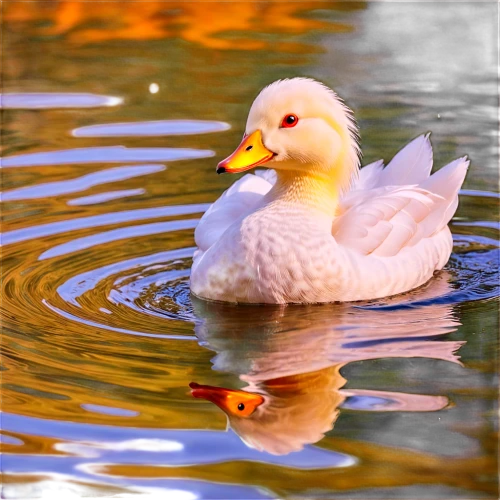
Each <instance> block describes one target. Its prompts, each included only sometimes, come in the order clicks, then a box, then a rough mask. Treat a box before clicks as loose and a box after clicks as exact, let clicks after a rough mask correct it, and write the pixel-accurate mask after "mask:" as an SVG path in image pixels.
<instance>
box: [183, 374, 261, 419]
mask: <svg viewBox="0 0 500 500" xmlns="http://www.w3.org/2000/svg"><path fill="white" fill-rule="evenodd" d="M189 387H191V395H192V396H193V397H195V398H201V399H206V400H207V401H211V402H212V403H214V404H216V405H217V406H218V407H219V408H220V409H221V410H223V411H224V412H225V413H227V414H231V415H237V416H241V417H248V416H250V415H251V414H252V413H253V412H254V410H255V408H256V407H257V406H259V405H261V404H262V403H263V402H264V398H263V397H262V396H261V395H260V394H254V393H253V392H246V391H240V390H237V389H225V388H224V387H214V386H211V385H201V384H197V383H196V382H191V383H190V384H189Z"/></svg>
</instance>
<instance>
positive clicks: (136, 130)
mask: <svg viewBox="0 0 500 500" xmlns="http://www.w3.org/2000/svg"><path fill="white" fill-rule="evenodd" d="M230 128H231V126H230V125H229V123H225V122H218V121H208V120H158V121H150V122H129V123H107V124H103V125H89V126H87V127H80V128H77V129H75V130H73V132H72V134H73V136H74V137H138V136H161V135H192V134H207V133H211V132H222V131H224V130H229V129H230Z"/></svg>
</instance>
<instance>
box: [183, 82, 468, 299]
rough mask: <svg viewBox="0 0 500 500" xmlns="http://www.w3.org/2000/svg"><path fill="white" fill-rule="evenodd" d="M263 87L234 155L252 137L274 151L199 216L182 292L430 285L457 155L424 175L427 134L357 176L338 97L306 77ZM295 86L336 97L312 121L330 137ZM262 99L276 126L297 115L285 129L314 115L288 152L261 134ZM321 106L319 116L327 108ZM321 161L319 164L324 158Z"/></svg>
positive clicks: (453, 190) (446, 249) (353, 293)
mask: <svg viewBox="0 0 500 500" xmlns="http://www.w3.org/2000/svg"><path fill="white" fill-rule="evenodd" d="M296 80H298V82H296ZM293 82H295V84H296V85H293ZM273 85H274V86H275V87H274V88H272V87H273V86H271V90H272V91H273V92H269V91H268V92H267V94H266V90H267V89H269V88H270V87H268V88H267V89H265V90H264V91H263V92H262V93H261V95H260V96H259V97H258V98H257V100H256V101H255V103H254V105H253V106H252V110H251V112H250V116H249V120H248V122H247V135H246V138H244V140H243V143H242V145H241V146H240V148H239V149H238V150H237V151H236V153H238V154H239V155H240V156H239V157H238V158H236V160H237V162H239V164H238V171H241V167H240V166H239V165H241V161H242V160H241V155H242V154H244V152H245V151H246V150H247V149H248V148H249V146H248V145H247V143H248V142H249V141H248V138H250V139H251V142H252V143H251V144H250V146H252V147H251V148H250V149H253V146H254V145H255V149H257V150H259V148H261V147H262V146H263V147H264V149H263V151H268V150H269V151H273V156H271V158H269V157H268V156H269V155H267V156H264V157H265V158H266V159H265V163H268V164H269V165H268V166H269V167H271V166H274V167H275V170H267V171H257V173H256V174H247V175H245V176H244V177H242V178H241V179H239V180H238V181H237V182H236V183H235V184H234V185H233V186H231V188H229V189H228V190H227V191H226V192H225V193H224V194H223V195H222V196H221V197H220V198H219V199H218V200H217V201H216V202H215V203H214V204H213V205H212V206H211V207H210V208H209V210H208V211H207V212H206V213H205V215H204V216H203V217H202V219H201V221H200V224H199V225H198V227H197V228H196V231H195V240H196V244H197V246H198V250H197V251H196V253H195V256H194V262H193V268H192V272H191V290H192V292H193V293H194V294H195V295H197V296H199V297H201V298H206V299H210V300H218V301H226V302H236V303H272V304H285V303H316V302H336V301H358V300H369V299H375V298H380V297H385V296H389V295H395V294H398V293H402V292H405V291H408V290H410V289H412V288H416V287H418V286H420V285H422V284H423V283H425V282H426V281H428V280H429V279H430V278H431V277H432V276H433V273H434V272H435V271H436V270H439V269H442V268H443V266H444V265H445V264H446V262H447V261H448V259H449V256H450V254H451V250H452V237H451V232H450V230H449V228H448V225H447V224H448V222H449V220H450V219H451V217H452V216H453V214H454V212H455V210H456V207H457V204H458V190H459V189H460V186H461V185H462V183H463V180H464V177H465V174H466V171H467V167H468V161H467V160H466V158H460V159H458V160H455V161H454V162H452V163H450V164H449V165H447V166H446V167H444V168H442V169H441V170H439V171H438V172H436V173H435V174H434V175H432V176H430V171H431V168H432V148H431V145H430V141H429V136H428V135H426V136H420V137H418V138H417V139H415V140H414V141H412V142H411V143H410V144H409V145H407V146H406V147H405V148H404V149H403V150H401V151H400V152H399V153H398V154H397V155H396V156H395V157H394V159H393V160H392V161H391V162H390V163H389V164H388V165H387V167H385V168H384V166H383V163H382V162H381V161H379V162H375V163H372V164H370V165H368V166H366V167H364V168H362V169H361V170H359V167H358V150H357V142H356V135H355V133H354V132H355V130H354V125H353V121H352V118H350V116H349V115H348V114H347V113H346V111H345V110H346V108H345V107H344V106H343V105H342V104H340V105H339V106H337V107H336V108H335V105H337V104H339V101H338V98H336V96H335V94H333V92H332V91H330V90H329V89H326V88H325V87H323V86H322V85H321V84H319V83H318V82H314V81H312V80H306V79H292V80H287V81H285V82H277V83H275V84H273ZM280 85H281V90H282V92H279V93H278V92H276V90H280ZM283 87H284V88H283ZM297 87H298V89H297ZM304 89H305V91H306V93H307V95H308V96H309V99H314V94H315V93H321V92H325V93H327V95H326V96H325V102H326V103H328V98H330V99H331V100H333V101H334V102H333V106H332V108H333V109H329V110H328V109H327V111H326V113H330V114H331V115H333V117H334V118H332V117H330V116H327V117H326V118H320V120H322V121H324V122H327V123H328V122H329V121H331V122H332V123H333V126H332V127H331V128H332V130H333V132H332V133H331V137H328V133H329V132H328V128H326V133H324V131H323V132H322V130H321V126H322V123H319V122H315V121H314V120H315V119H316V115H315V114H314V110H313V111H310V112H309V115H308V114H307V113H308V110H307V106H308V105H307V104H306V105H303V107H302V108H301V107H300V106H299V109H297V107H294V103H295V102H296V101H300V99H301V90H302V95H303V94H304ZM287 91H288V92H289V93H290V94H291V97H292V98H294V99H293V100H292V102H290V98H288V99H287ZM262 94H264V99H261V100H264V102H266V101H269V100H270V99H272V98H274V99H277V100H278V104H277V105H276V108H277V109H276V110H275V112H276V118H275V119H274V121H280V120H282V118H281V115H284V116H288V115H287V114H286V113H287V112H288V111H286V110H289V109H290V107H292V111H295V113H296V115H297V116H298V120H299V124H298V125H297V127H295V126H294V129H297V130H296V131H295V130H294V132H298V131H300V120H301V117H304V116H306V117H308V116H312V117H313V118H312V119H310V120H309V121H310V123H307V122H308V120H307V119H306V118H304V120H303V121H304V122H306V123H305V125H304V126H303V130H302V131H300V132H301V134H302V135H305V136H306V140H305V141H303V142H302V143H301V137H299V136H296V138H295V139H294V140H293V141H292V142H291V144H293V145H292V146H288V147H289V148H290V147H291V148H292V149H293V148H295V150H294V151H292V153H290V152H289V151H288V150H287V149H286V148H287V146H284V147H283V146H282V145H281V144H280V142H281V143H282V142H283V141H286V140H288V136H286V135H285V134H286V133H288V132H289V131H288V130H284V131H281V132H282V134H283V135H284V137H285V138H284V139H283V138H281V137H279V138H276V137H274V138H273V136H272V133H271V134H270V133H269V128H271V127H272V125H273V119H272V117H271V118H270V117H269V116H268V115H269V112H268V111H267V108H266V106H263V105H262V102H259V99H260V98H261V97H262ZM269 94H270V95H269ZM311 95H312V97H311ZM283 101H285V102H283ZM325 102H324V103H323V106H320V107H318V109H321V110H322V111H317V113H321V112H323V113H325V111H323V110H324V109H325V108H326V106H325ZM306 103H307V96H306ZM254 108H257V109H256V110H255V109H254ZM280 108H281V109H280ZM341 111H343V112H344V115H342V114H341V113H340V112H341ZM252 113H253V114H252ZM295 113H294V116H295ZM283 120H284V118H283ZM318 125H320V127H319V131H318V133H317V134H315V133H314V132H315V130H314V127H318ZM311 129H312V130H311ZM271 132H273V131H272V130H271ZM252 136H253V139H252ZM315 139H317V140H318V141H319V143H320V144H318V146H317V147H315V145H314V144H315ZM273 141H274V143H273ZM325 143H326V144H325ZM280 147H281V148H284V149H280ZM301 148H302V149H303V151H301ZM332 150H333V153H332ZM236 153H235V154H236ZM257 154H259V156H263V155H265V153H263V152H262V151H260V152H258V153H257ZM232 156H233V155H232ZM322 156H325V157H327V156H329V157H328V158H325V159H324V161H322V159H321V157H322ZM243 159H244V160H245V161H247V162H248V161H250V162H251V160H252V159H255V157H254V158H250V159H248V160H247V159H246V158H245V157H244V158H243ZM228 160H229V162H228V161H227V160H226V161H225V162H226V163H224V162H222V163H221V164H220V165H222V164H224V169H225V170H226V171H230V167H231V162H232V161H233V159H231V157H229V159H228ZM254 164H255V162H253V163H252V162H251V163H250V166H253V165H254ZM266 166H267V165H266Z"/></svg>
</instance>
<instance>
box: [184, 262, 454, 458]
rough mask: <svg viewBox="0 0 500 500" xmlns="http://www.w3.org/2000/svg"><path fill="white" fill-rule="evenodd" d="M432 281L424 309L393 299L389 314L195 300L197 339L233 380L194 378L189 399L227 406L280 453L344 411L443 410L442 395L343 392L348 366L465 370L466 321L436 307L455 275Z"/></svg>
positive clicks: (257, 441)
mask: <svg viewBox="0 0 500 500" xmlns="http://www.w3.org/2000/svg"><path fill="white" fill-rule="evenodd" d="M430 285H431V286H425V287H422V288H421V289H419V290H418V293H417V294H415V296H414V297H413V299H414V300H413V303H415V302H417V303H420V304H422V302H423V301H425V303H426V304H427V305H425V306H420V307H407V305H408V304H407V302H404V303H401V301H395V300H392V301H391V303H390V304H388V305H389V306H390V307H389V308H386V307H384V308H382V309H380V307H373V306H370V307H363V308H360V307H359V306H356V307H353V306H352V305H350V304H328V305H324V306H322V307H318V306H316V305H311V306H304V305H297V306H287V307H279V306H278V307H272V306H268V307H262V306H260V305H255V306H253V307H252V306H246V309H247V311H246V312H247V314H241V309H242V307H243V306H240V305H234V304H228V303H220V302H214V301H206V300H201V299H196V298H194V299H193V310H194V312H195V314H196V317H197V321H196V324H195V334H196V337H197V339H198V342H199V344H200V346H202V347H203V348H205V349H209V350H211V351H213V352H215V354H216V355H215V356H214V357H213V358H212V359H211V364H212V369H213V370H214V371H215V372H218V373H224V374H226V375H225V377H224V378H225V380H227V381H228V383H227V386H224V387H221V386H218V385H206V383H207V382H208V381H203V383H199V382H195V381H191V383H190V384H189V387H190V389H191V395H192V396H193V397H194V398H198V399H202V400H206V401H209V402H210V403H212V404H214V405H216V406H217V407H218V408H219V409H220V410H222V411H223V412H224V413H225V415H226V417H227V423H228V428H230V429H232V430H233V431H234V432H235V433H236V434H237V435H238V436H239V437H240V438H241V440H242V441H243V442H244V443H245V444H246V445H247V446H249V447H250V448H253V449H256V450H258V451H261V452H267V453H271V454H273V455H286V454H288V453H292V452H298V451H300V450H301V449H303V448H304V447H305V446H307V445H310V444H314V443H317V442H318V441H320V440H321V439H323V437H324V435H325V434H326V433H328V432H330V431H331V430H332V429H334V426H335V423H336V421H337V420H338V419H339V418H341V414H342V411H343V410H345V409H353V410H363V411H371V412H376V411H384V412H385V411H405V412H421V411H425V412H430V411H440V410H442V409H444V408H446V407H447V406H448V405H449V400H448V398H447V397H446V396H444V395H427V394H416V393H414V392H412V393H411V394H410V393H405V392H392V391H391V392H389V391H384V390H373V389H361V388H352V387H345V385H346V383H347V380H346V378H345V377H344V376H343V374H342V371H343V368H344V367H345V366H346V365H348V364H351V363H356V362H360V361H367V360H372V359H387V358H398V359H399V360H402V359H404V358H406V359H412V358H416V357H420V358H427V359H435V360H440V361H444V362H448V363H454V364H457V365H460V364H461V363H460V359H459V356H458V351H459V349H460V348H461V347H462V345H463V344H464V342H463V341H460V340H453V339H450V338H448V335H449V334H451V333H453V332H455V331H456V330H457V328H459V326H460V324H461V323H460V321H459V319H458V318H457V317H456V312H455V311H454V308H453V306H452V305H450V304H449V303H439V302H436V301H435V299H436V298H437V297H440V298H442V297H444V296H446V295H447V294H448V293H450V291H451V290H452V285H451V276H449V275H448V276H447V273H446V271H444V272H443V273H442V275H440V276H439V277H437V278H436V279H435V280H432V281H431V282H430ZM433 300H434V301H433ZM431 301H432V302H431ZM429 339H432V341H429ZM412 366H414V365H413V364H412ZM418 366H423V365H418ZM203 373H205V374H206V373H207V372H206V371H204V372H203ZM347 373H349V372H347ZM232 379H233V380H232ZM354 385H356V384H354ZM236 387H237V388H236Z"/></svg>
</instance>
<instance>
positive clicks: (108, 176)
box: [0, 165, 167, 201]
mask: <svg viewBox="0 0 500 500" xmlns="http://www.w3.org/2000/svg"><path fill="white" fill-rule="evenodd" d="M166 168H167V167H166V166H165V165H134V166H130V167H129V166H124V167H113V168H109V169H106V170H101V171H99V172H92V173H90V174H86V175H82V176H81V177H75V178H74V179H68V180H64V181H56V182H45V183H42V184H36V185H35V186H27V187H22V188H18V189H11V190H10V191H5V192H3V193H1V195H0V196H1V201H15V200H31V199H36V198H46V197H48V196H58V195H61V194H71V193H78V192H80V191H85V190H86V189H90V188H92V187H94V186H99V185H101V184H109V183H111V182H116V181H124V180H126V179H132V178H134V177H140V176H142V175H149V174H154V173H156V172H162V171H164V170H165V169H166Z"/></svg>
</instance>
